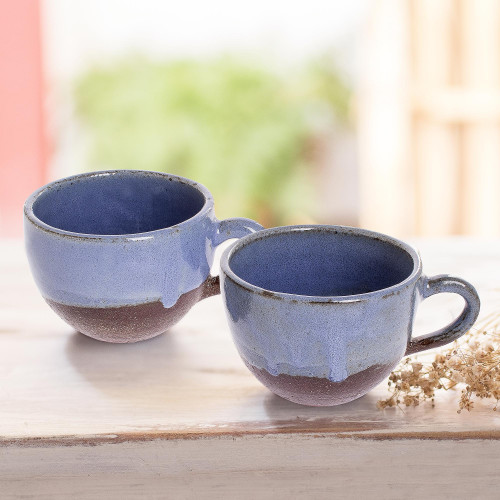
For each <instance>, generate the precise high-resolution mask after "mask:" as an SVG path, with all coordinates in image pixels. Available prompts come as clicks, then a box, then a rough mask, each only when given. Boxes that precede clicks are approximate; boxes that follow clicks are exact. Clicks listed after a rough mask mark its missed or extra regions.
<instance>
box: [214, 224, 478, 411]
mask: <svg viewBox="0 0 500 500" xmlns="http://www.w3.org/2000/svg"><path fill="white" fill-rule="evenodd" d="M221 283H222V294H223V298H224V301H225V305H226V313H227V317H228V321H229V325H230V328H231V332H232V335H233V339H234V341H235V344H236V347H237V349H238V351H239V353H240V355H241V357H242V358H243V360H244V362H245V364H246V365H247V367H248V368H249V369H250V370H251V371H252V373H253V374H254V375H255V376H256V377H257V378H258V379H259V380H260V381H261V382H262V383H263V384H264V385H265V386H267V387H268V388H269V389H270V390H272V391H273V392H274V393H276V394H277V395H279V396H282V397H284V398H286V399H289V400H290V401H294V402H296V403H300V404H306V405H313V406H332V405H337V404H342V403H346V402H348V401H352V400H353V399H356V398H358V397H360V396H363V395H364V394H366V393H367V392H368V391H369V390H370V389H372V388H373V387H375V386H376V385H377V384H379V383H380V382H381V381H382V380H383V379H384V378H385V377H387V375H388V374H389V373H390V371H391V370H392V369H393V368H394V367H395V366H396V364H397V363H398V362H399V361H400V360H401V358H402V357H403V356H404V355H405V354H411V353H414V352H418V351H422V350H425V349H429V348H432V347H437V346H440V345H444V344H446V343H448V342H452V341H453V340H455V339H457V338H458V337H460V336H461V335H462V334H463V333H465V332H466V331H467V330H468V329H469V328H470V327H471V326H472V325H473V323H474V321H475V320H476V318H477V315H478V313H479V307H480V303H479V298H478V295H477V293H476V291H475V289H474V287H473V286H472V285H470V284H469V283H467V282H466V281H464V280H462V279H460V278H453V277H449V276H445V275H442V276H436V277H433V278H427V277H426V276H424V275H423V274H422V264H421V261H420V257H419V255H418V253H417V252H416V251H415V250H414V249H413V248H412V247H411V246H409V245H407V244H405V243H403V242H401V241H399V240H396V239H394V238H391V237H389V236H386V235H383V234H380V233H375V232H372V231H366V230H362V229H356V228H350V227H342V226H290V227H278V228H272V229H267V230H263V231H260V232H258V233H255V234H252V235H248V236H245V237H244V238H242V239H241V240H239V241H238V242H236V243H235V244H234V245H233V246H232V247H231V248H229V249H227V250H226V252H225V253H224V255H223V257H222V261H221ZM440 292H452V293H458V294H459V295H461V296H462V297H463V298H464V299H465V307H464V309H463V311H462V313H461V315H460V316H459V317H458V318H457V319H456V320H455V321H454V322H453V323H452V324H450V325H448V326H447V327H445V328H443V329H442V330H440V331H438V332H434V333H432V334H429V335H425V336H422V337H418V338H415V339H413V338H412V328H413V320H414V316H415V311H416V307H417V305H418V303H419V302H420V301H421V300H422V299H424V298H426V297H429V296H430V295H433V294H435V293H440Z"/></svg>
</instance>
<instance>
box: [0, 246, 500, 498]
mask: <svg viewBox="0 0 500 500" xmlns="http://www.w3.org/2000/svg"><path fill="white" fill-rule="evenodd" d="M417 245H418V246H419V247H420V249H421V253H422V256H423V260H424V269H425V271H426V272H427V274H436V273H453V274H458V275H460V276H462V277H464V278H466V279H468V280H470V281H471V282H472V283H473V284H475V285H476V286H477V288H478V290H479V292H480V295H481V298H482V301H483V311H484V313H483V314H486V313H487V312H489V311H492V310H495V308H496V309H498V310H499V311H500V279H499V278H500V241H486V240H465V239H446V240H441V241H439V240H433V241H430V240H425V241H420V242H417ZM0 257H1V259H0V260H1V262H0V498H10V497H11V496H13V497H15V496H16V495H19V496H22V495H27V496H28V497H31V496H33V497H37V498H40V497H43V496H44V495H46V496H47V497H54V496H57V495H60V496H61V498H63V497H67V496H69V495H70V494H71V495H73V496H75V495H76V496H77V497H89V498H93V497H95V498H103V497H107V498H115V497H117V498H118V497H124V496H125V497H134V496H140V494H142V493H146V494H148V495H149V496H151V497H155V498H156V497H174V498H191V497H195V496H200V494H201V496H202V497H203V498H205V497H212V496H213V497H217V496H218V497H220V496H221V495H223V496H225V497H232V496H233V497H234V496H235V495H236V494H238V496H239V497H242V498H247V497H248V498H249V497H255V496H256V495H258V496H259V497H262V498H267V497H273V498H282V497H285V496H287V495H288V497H290V495H291V494H292V493H294V492H296V493H298V494H304V493H309V494H310V496H311V497H314V498H323V497H325V498H326V497H330V498H331V495H335V493H337V494H339V495H340V494H342V495H343V497H344V498H346V497H349V496H352V497H354V498H359V497H360V496H367V495H368V494H369V493H370V492H372V493H373V494H378V495H379V496H381V497H384V498H401V495H403V494H408V495H409V496H410V497H411V496H412V495H415V496H421V495H423V494H427V495H429V494H432V492H433V491H434V493H435V497H439V498H447V497H448V496H450V497H451V496H454V497H455V498H456V497H457V496H458V497H461V496H466V495H469V497H470V496H471V495H473V494H474V491H475V490H476V492H481V494H480V495H479V496H478V495H476V498H479V497H481V498H489V497H491V498H495V497H497V493H498V490H495V488H496V487H497V486H500V481H499V480H498V479H497V477H498V472H497V471H498V470H499V466H500V416H499V415H498V414H497V413H496V412H493V411H491V405H489V404H487V403H486V404H482V403H477V404H476V406H477V408H476V409H475V410H474V411H473V412H471V413H467V412H465V413H462V414H460V415H458V414H457V413H456V399H457V395H456V393H453V392H450V393H449V394H447V395H443V396H441V395H440V396H439V398H438V400H437V405H436V408H434V409H432V408H431V407H430V406H421V407H419V408H416V409H410V410H406V411H404V412H403V411H400V410H393V409H391V410H385V411H379V410H377V409H376V408H375V404H376V401H377V399H379V398H380V397H382V396H384V395H385V394H386V388H385V386H384V385H382V386H380V387H379V388H377V389H376V390H374V391H373V392H372V393H370V394H368V395H367V396H365V397H364V398H361V399H359V400H358V401H354V402H352V403H350V404H347V405H343V406H340V407H335V408H308V407H302V406H298V405H295V404H293V403H289V402H287V401H285V400H283V399H280V398H278V397H276V396H273V395H272V394H271V393H269V392H268V391H267V390H266V389H265V388H264V387H262V386H261V385H260V384H259V383H258V382H257V381H256V380H255V379H254V378H253V377H252V376H251V374H250V373H249V372H248V371H247V369H246V368H245V367H244V366H243V364H242V362H241V361H240V359H239V357H238V355H237V353H236V350H235V348H234V347H233V345H232V342H231V338H230V334H229V331H228V328H227V325H226V322H225V317H224V312H223V308H222V302H221V299H220V297H213V298H210V299H207V300H205V301H203V302H201V303H199V304H198V305H197V306H195V308H194V309H193V310H192V311H191V312H190V314H188V316H187V317H186V318H185V319H184V320H183V321H182V322H181V323H180V324H179V325H177V326H176V327H174V328H173V329H172V331H170V332H169V333H167V334H164V335H162V336H160V337H158V338H156V339H152V340H149V341H146V342H142V343H138V344H133V345H111V344H105V343H101V342H98V341H95V340H92V339H89V338H87V337H84V336H83V335H80V334H78V333H76V332H74V331H72V330H71V328H69V327H67V326H66V325H65V324H64V323H63V322H62V321H61V320H59V319H58V318H57V316H55V315H54V313H52V311H51V310H50V309H49V308H48V307H47V306H46V305H45V303H44V302H43V300H42V299H41V298H40V296H39V295H38V292H37V290H36V287H35V285H34V284H33V282H32V279H31V276H30V274H29V270H28V267H27V263H26V260H25V257H24V252H23V249H22V244H21V243H20V242H16V241H13V242H3V243H2V244H1V245H0ZM460 307H461V302H460V300H459V299H456V300H455V299H454V298H453V297H450V296H443V297H440V298H432V299H429V300H428V301H426V303H424V305H423V306H422V307H421V314H420V315H419V318H418V329H419V331H421V332H422V331H429V330H430V329H431V328H432V329H434V328H435V327H437V326H440V325H442V324H443V323H445V322H447V321H448V320H450V319H451V318H452V316H453V315H454V314H456V312H457V310H458V309H459V308H460ZM346 488H347V489H346ZM349 488H352V489H349ZM436 488H438V490H439V491H438V490H437V489H436ZM441 488H442V489H441ZM477 488H479V489H477ZM167 492H170V494H168V493H167ZM200 492H201V493H200ZM431 497H432V496H431Z"/></svg>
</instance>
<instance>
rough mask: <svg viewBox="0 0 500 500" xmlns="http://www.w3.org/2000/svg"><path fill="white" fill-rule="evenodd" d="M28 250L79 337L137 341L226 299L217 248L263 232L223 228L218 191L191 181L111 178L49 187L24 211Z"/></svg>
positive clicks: (112, 174)
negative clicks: (216, 270)
mask: <svg viewBox="0 0 500 500" xmlns="http://www.w3.org/2000/svg"><path fill="white" fill-rule="evenodd" d="M24 227H25V242H26V251H27V255H28V259H29V262H30V266H31V270H32V273H33V276H34V278H35V281H36V284H37V285H38V288H39V290H40V292H41V293H42V295H43V297H44V298H45V300H46V301H47V302H48V304H49V305H50V306H51V307H52V309H53V310H54V311H56V312H57V313H58V314H59V315H60V316H61V317H62V318H63V319H64V320H65V321H66V322H67V323H68V324H70V325H71V326H73V327H74V328H76V329H77V330H78V331H80V332H82V333H84V334H86V335H88V336H90V337H94V338H97V339H99V340H104V341H108V342H136V341H139V340H144V339H148V338H151V337H154V336H156V335H158V334H160V333H162V332H164V331H165V330H167V329H168V328H170V327H171V326H172V325H173V324H175V323H177V322H178V321H179V320H180V319H181V318H182V317H183V316H184V315H185V314H186V312H187V311H188V310H189V309H190V308H191V307H192V306H193V305H194V304H195V303H196V302H197V301H198V300H200V299H202V298H204V297H206V296H209V295H213V294H214V293H218V286H217V284H218V282H217V280H215V279H211V278H210V266H211V264H212V262H213V256H214V251H215V247H216V246H217V245H219V244H220V243H221V242H223V241H225V240H226V239H229V238H238V237H241V236H243V235H245V234H248V233H250V232H252V231H255V230H258V229H261V227H262V226H260V225H259V224H257V223H256V222H253V221H251V220H248V219H242V218H235V219H228V220H225V221H219V220H217V219H216V217H215V213H214V203H213V199H212V196H211V194H210V193H209V191H208V190H207V189H206V188H205V187H204V186H202V185H200V184H198V183H196V182H194V181H191V180H189V179H185V178H182V177H178V176H174V175H170V174H164V173H158V172H145V171H129V170H119V171H104V172H93V173H90V174H82V175H77V176H73V177H68V178H66V179H62V180H59V181H56V182H54V183H51V184H49V185H47V186H44V187H42V188H40V189H39V190H38V191H36V192H35V193H33V194H32V195H31V196H30V197H29V198H28V200H27V201H26V203H25V207H24Z"/></svg>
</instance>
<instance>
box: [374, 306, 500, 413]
mask: <svg viewBox="0 0 500 500" xmlns="http://www.w3.org/2000/svg"><path fill="white" fill-rule="evenodd" d="M388 388H389V392H390V393H391V394H390V396H389V397H388V398H387V399H383V400H380V401H379V402H378V403H377V407H378V408H380V409H383V408H391V407H399V408H402V407H403V406H406V407H408V406H418V405H419V404H420V403H421V402H426V401H430V402H431V404H432V406H434V404H435V397H436V393H438V391H440V390H449V389H458V388H462V390H461V392H460V397H459V400H458V410H457V412H458V413H460V412H461V411H462V410H463V409H466V410H467V411H470V410H472V409H473V408H474V401H473V400H474V399H476V398H479V399H491V400H493V402H494V405H493V407H492V409H493V410H494V411H496V409H497V406H498V403H499V400H500V313H493V314H490V315H489V316H486V317H485V318H484V320H483V322H482V323H481V325H480V327H478V328H474V329H471V331H469V332H468V333H467V334H465V335H464V336H463V337H462V338H461V339H460V340H459V341H457V342H455V343H453V344H452V347H448V348H446V349H442V350H441V351H439V352H438V353H437V354H436V355H435V357H434V360H433V361H422V362H418V361H417V357H416V356H411V357H408V358H406V359H405V360H404V361H402V362H401V363H400V365H399V366H398V367H397V368H396V369H395V370H394V371H393V372H392V373H391V375H390V376H389V381H388Z"/></svg>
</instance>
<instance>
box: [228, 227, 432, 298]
mask: <svg viewBox="0 0 500 500" xmlns="http://www.w3.org/2000/svg"><path fill="white" fill-rule="evenodd" d="M306 231H325V232H328V233H334V234H337V233H340V234H355V235H359V236H364V237H367V238H371V239H377V240H380V241H383V242H386V243H389V244H391V245H394V246H396V247H398V248H400V249H402V250H404V251H405V252H407V253H408V254H409V255H410V257H411V258H412V260H413V270H412V272H411V273H410V275H409V276H407V277H406V278H405V279H404V280H403V281H400V282H399V283H396V284H394V285H391V286H390V287H387V288H380V289H378V290H374V291H372V292H367V293H360V294H356V295H326V296H325V295H301V294H292V293H286V292H277V291H275V290H269V289H266V288H262V287H260V286H257V285H254V284H252V283H249V282H248V281H245V280H244V279H242V278H240V277H239V276H238V275H237V274H236V273H235V272H234V271H233V270H232V269H231V266H230V264H229V262H230V260H231V257H232V256H233V255H234V254H235V253H236V252H238V251H239V250H240V249H241V248H243V247H244V246H246V245H247V244H249V243H251V242H252V241H256V240H259V239H264V238H266V237H267V236H271V235H276V234H287V233H294V232H306ZM220 267H221V271H222V272H223V274H224V275H225V276H224V277H228V278H229V279H230V280H231V281H232V282H234V283H235V284H237V285H239V286H240V287H242V288H244V289H246V290H248V291H251V292H255V293H257V294H259V295H261V296H263V297H269V298H274V299H281V300H285V301H288V302H301V303H309V304H315V303H320V304H324V303H338V302H361V301H364V300H367V299H369V298H371V297H375V296H378V295H380V294H383V296H384V297H388V296H391V295H395V294H397V293H398V292H399V291H400V290H402V289H403V288H405V287H407V286H408V285H409V284H411V283H413V282H415V281H416V280H417V279H418V278H419V277H420V275H421V274H422V260H421V258H420V254H419V252H418V251H417V250H416V249H415V248H414V247H413V246H411V245H409V244H408V243H405V242H404V241H401V240H398V239H397V238H394V237H392V236H388V235H386V234H383V233H378V232H376V231H370V230H368V229H360V228H356V227H351V226H335V225H321V224H304V225H294V226H278V227H273V228H270V229H264V230H262V231H257V232H255V233H251V234H249V235H247V236H243V238H241V239H239V240H238V241H236V242H235V243H233V245H231V246H230V247H229V248H227V249H226V250H225V251H224V253H223V254H222V257H221V261H220Z"/></svg>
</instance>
